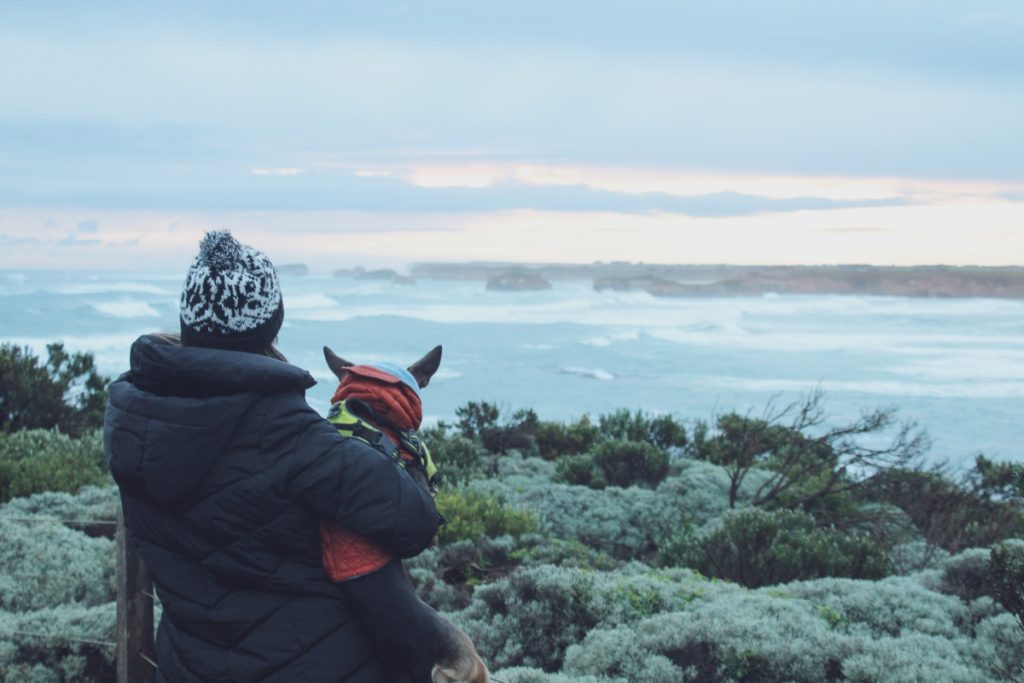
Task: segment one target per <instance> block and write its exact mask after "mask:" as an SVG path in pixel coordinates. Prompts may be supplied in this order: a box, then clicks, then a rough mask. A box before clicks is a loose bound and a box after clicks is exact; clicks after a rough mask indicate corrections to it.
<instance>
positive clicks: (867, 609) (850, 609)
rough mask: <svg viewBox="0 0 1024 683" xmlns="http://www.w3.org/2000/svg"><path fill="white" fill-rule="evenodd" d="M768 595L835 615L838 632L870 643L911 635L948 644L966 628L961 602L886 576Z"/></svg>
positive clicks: (790, 587) (795, 586) (798, 586)
mask: <svg viewBox="0 0 1024 683" xmlns="http://www.w3.org/2000/svg"><path fill="white" fill-rule="evenodd" d="M768 590H771V591H772V592H773V593H774V594H776V595H779V596H780V597H786V598H798V599H800V600H803V601H806V602H810V603H813V604H814V605H817V606H820V607H822V608H824V609H826V610H828V611H829V612H830V614H835V615H837V617H838V618H837V619H836V621H837V624H839V625H840V626H842V628H844V629H847V630H852V631H857V632H861V633H865V634H867V635H870V636H871V637H883V636H898V635H900V634H901V633H904V632H916V633H922V634H925V635H931V636H940V637H945V638H952V637H955V636H956V635H958V634H959V633H960V632H961V628H963V627H966V626H967V625H968V624H969V622H970V618H969V610H968V608H967V606H966V605H965V604H964V603H963V602H962V601H960V600H959V599H957V598H955V597H953V596H951V595H942V594H940V593H936V592H934V591H931V590H928V589H927V588H926V587H924V586H922V585H921V584H920V583H919V582H917V581H915V580H914V579H913V578H910V577H903V576H891V577H888V578H885V579H882V580H881V581H863V580H857V579H834V578H827V579H818V580H815V581H797V582H794V583H790V584H786V585H784V586H776V587H774V589H768Z"/></svg>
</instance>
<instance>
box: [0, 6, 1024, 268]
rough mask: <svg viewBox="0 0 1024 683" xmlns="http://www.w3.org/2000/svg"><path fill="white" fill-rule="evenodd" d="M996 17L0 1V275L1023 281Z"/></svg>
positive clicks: (1008, 12)
mask: <svg viewBox="0 0 1024 683" xmlns="http://www.w3.org/2000/svg"><path fill="white" fill-rule="evenodd" d="M1022 112H1024V3H1020V2H1018V1H1017V0H1003V1H993V0H975V1H973V2H971V3H963V2H947V1H945V0H927V1H925V0H921V1H916V0H907V1H903V2H901V1H898V0H886V1H882V0H862V1H860V2H856V3H851V2H838V1H827V0H806V1H794V0H780V1H774V2H763V1H762V0H746V1H735V2H683V1H676V2H660V1H648V2H645V1H643V0H630V1H629V2H618V1H615V2H609V1H601V0H589V1H587V2H582V1H567V2H553V1H551V0H547V1H545V2H539V1H537V2H534V1H532V0H522V1H518V2H515V3H481V2H479V1H478V0H476V1H469V0H452V1H445V0H435V1H432V2H420V3H409V2H386V1H382V2H373V3H369V2H340V1H337V0H335V1H326V0H323V1H317V0H290V1H289V2H266V1H264V0H245V1H244V2H240V1H239V2H236V1H219V2H215V3H211V2H200V1H194V0H179V1H177V2H173V3H171V2H165V3H140V2H137V1H133V2H116V1H103V0H97V1H95V2H90V3H81V2H66V3H61V2H46V1H45V0H41V1H40V2H31V3H28V2H20V1H19V2H15V1H13V0H0V268H3V269H17V268H82V269H96V268H105V269H118V270H136V269H165V270H180V269H182V268H184V267H185V266H187V263H188V262H189V260H190V259H191V257H192V256H193V255H194V254H195V251H196V245H197V244H198V241H199V239H200V238H201V237H202V235H203V233H204V232H205V231H206V230H208V229H213V228H228V229H230V230H232V232H234V233H235V235H236V236H237V237H239V239H241V240H242V241H243V242H246V243H249V244H252V245H253V246H255V247H257V248H259V249H261V250H263V251H265V252H266V253H267V254H268V255H270V256H271V258H272V259H273V260H274V261H275V262H278V263H284V262H304V263H308V264H310V265H311V266H312V267H313V268H314V269H317V268H331V267H350V266H352V265H359V264H366V265H371V266H377V265H401V264H407V263H410V262H416V261H465V260H489V261H495V260H497V261H529V262H552V261H563V262H590V261H595V260H606V261H607V260H629V261H643V262H662V263H740V264H751V263H874V264H879V265H886V264H900V265H904V264H930V263H952V264H982V265H1021V264H1024V126H1022V125H1021V124H1020V121H1021V119H1022Z"/></svg>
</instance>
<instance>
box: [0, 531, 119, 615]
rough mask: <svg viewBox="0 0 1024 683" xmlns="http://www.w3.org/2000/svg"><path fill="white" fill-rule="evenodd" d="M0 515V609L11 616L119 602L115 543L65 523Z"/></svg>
mask: <svg viewBox="0 0 1024 683" xmlns="http://www.w3.org/2000/svg"><path fill="white" fill-rule="evenodd" d="M39 519H40V521H39V522H25V521H12V520H11V519H10V518H5V517H3V516H0V538H3V539H4V541H3V543H2V544H0V609H2V610H7V611H11V612H22V611H26V610H37V609H40V608H44V607H57V606H60V605H66V604H71V603H80V604H84V605H98V604H102V603H105V602H108V601H110V600H112V599H113V598H114V543H113V541H111V540H110V539H106V538H90V537H89V536H86V535H85V534H83V533H81V532H79V531H74V530H73V529H69V528H67V527H65V526H63V525H62V524H60V523H58V522H56V521H53V520H49V519H46V518H44V517H41V518H39Z"/></svg>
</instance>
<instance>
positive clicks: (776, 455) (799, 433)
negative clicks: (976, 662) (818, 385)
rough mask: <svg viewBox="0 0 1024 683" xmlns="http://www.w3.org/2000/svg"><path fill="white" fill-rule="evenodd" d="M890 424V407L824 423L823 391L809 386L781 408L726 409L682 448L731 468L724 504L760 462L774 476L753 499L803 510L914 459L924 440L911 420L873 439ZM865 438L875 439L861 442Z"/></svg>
mask: <svg viewBox="0 0 1024 683" xmlns="http://www.w3.org/2000/svg"><path fill="white" fill-rule="evenodd" d="M894 426H896V413H895V410H894V409H879V410H875V411H872V412H868V413H864V414H863V415H861V417H860V418H859V419H857V420H855V421H854V422H852V423H850V424H845V425H840V426H838V427H831V428H828V427H826V426H825V409H824V398H823V396H822V394H820V393H814V394H812V395H811V396H809V397H808V398H806V399H804V400H803V401H801V402H798V403H793V404H791V405H788V406H785V407H783V408H781V409H780V408H776V407H774V406H772V405H771V404H769V405H768V406H767V407H766V409H765V414H764V416H763V417H760V418H752V417H749V416H747V415H739V414H737V413H727V414H724V415H720V416H718V418H717V419H716V421H715V426H714V430H712V429H710V428H709V427H708V425H707V424H704V423H699V424H698V425H697V427H695V429H694V439H693V442H692V443H691V444H690V447H689V449H688V451H689V454H690V455H692V456H693V457H695V458H699V459H701V460H707V461H709V462H713V463H715V464H717V465H720V466H721V467H722V468H723V469H724V470H725V472H726V473H727V474H728V475H729V480H730V487H729V506H730V507H735V506H736V503H737V496H738V492H739V489H740V487H741V486H742V484H743V480H744V479H745V478H746V477H747V475H748V474H749V473H750V471H751V470H752V469H753V468H755V467H760V468H762V469H766V470H769V471H771V472H772V473H773V476H772V477H771V478H770V479H768V480H767V481H765V482H764V483H763V484H762V485H761V486H760V487H758V489H757V491H756V492H755V494H754V497H753V500H752V504H753V505H770V506H773V507H785V508H791V509H795V508H804V509H809V508H810V506H812V505H821V504H822V503H823V499H825V498H829V497H832V496H836V495H841V494H844V493H847V492H851V491H854V490H857V489H859V488H861V487H863V486H865V485H867V484H869V483H871V482H872V481H873V479H874V478H876V477H878V476H880V475H882V474H884V473H886V472H888V471H890V470H892V469H894V468H900V467H905V466H908V465H909V464H912V463H914V462H916V461H917V459H918V458H919V457H920V456H921V454H922V453H923V452H924V451H925V450H926V449H927V448H928V446H929V441H928V438H927V436H926V435H925V434H923V433H921V432H917V431H916V430H915V428H914V426H913V425H912V424H903V425H900V426H898V427H897V429H896V431H895V434H894V435H893V436H892V438H891V440H890V441H889V442H888V443H887V444H878V443H877V440H878V437H879V436H880V435H881V434H882V433H883V432H885V431H887V430H888V429H889V428H891V427H894ZM809 432H817V434H815V435H814V436H811V435H809ZM709 435H710V436H709ZM869 439H870V440H874V441H875V442H876V443H873V444H871V445H865V443H864V442H865V441H867V440H869ZM853 473H856V476H852V474H853Z"/></svg>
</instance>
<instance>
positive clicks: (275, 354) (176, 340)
mask: <svg viewBox="0 0 1024 683" xmlns="http://www.w3.org/2000/svg"><path fill="white" fill-rule="evenodd" d="M149 336H150V337H155V338H156V339H158V340H160V341H162V342H163V343H164V344H170V345H171V346H181V335H178V334H172V333H170V332H153V333H151V334H150V335H149ZM276 342H277V340H276V339H275V340H274V341H273V342H271V343H270V345H269V346H267V347H264V348H263V349H262V350H261V351H259V352H258V353H259V355H261V356H267V357H268V358H273V359H274V360H279V361H281V362H284V363H287V362H288V358H286V357H285V355H284V354H283V353H281V350H280V349H278V348H277V344H276Z"/></svg>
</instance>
